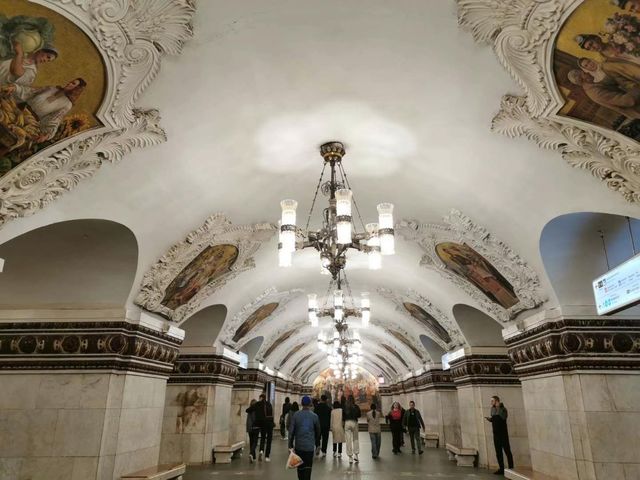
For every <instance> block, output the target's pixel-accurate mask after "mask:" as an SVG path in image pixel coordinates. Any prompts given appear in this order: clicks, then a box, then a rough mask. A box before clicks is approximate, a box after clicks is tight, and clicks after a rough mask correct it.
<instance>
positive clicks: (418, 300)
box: [372, 228, 466, 355]
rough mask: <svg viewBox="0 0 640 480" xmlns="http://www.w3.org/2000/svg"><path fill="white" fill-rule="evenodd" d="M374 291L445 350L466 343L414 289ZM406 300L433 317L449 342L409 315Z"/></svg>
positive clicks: (455, 325)
mask: <svg viewBox="0 0 640 480" xmlns="http://www.w3.org/2000/svg"><path fill="white" fill-rule="evenodd" d="M396 230H397V228H396ZM405 237H406V236H405ZM376 291H377V292H378V294H379V295H380V296H382V297H384V298H386V299H388V300H391V301H392V302H393V304H394V305H395V306H396V311H397V312H398V313H400V314H401V315H402V316H403V317H404V318H406V319H411V320H410V321H411V322H413V323H414V324H415V325H418V326H419V329H420V330H421V331H424V330H425V329H426V330H427V331H428V332H430V335H429V336H430V337H431V338H432V339H433V341H434V342H436V343H437V344H438V345H440V346H441V347H442V348H443V349H444V350H445V351H446V350H451V349H453V348H456V347H460V346H463V345H466V340H465V339H464V337H463V336H462V332H461V331H460V329H459V328H458V325H457V324H456V323H455V322H454V321H453V320H452V319H451V318H450V317H449V316H448V315H446V314H445V313H444V312H443V311H442V310H440V309H439V308H438V307H436V306H435V305H434V304H433V303H431V302H430V301H429V300H428V299H427V298H425V297H424V296H422V295H420V294H419V293H418V292H416V291H415V290H412V289H409V290H407V291H406V292H404V293H403V294H400V293H397V292H395V291H393V290H390V289H388V288H385V287H378V289H377V290H376ZM407 302H411V303H413V304H415V305H417V306H419V307H420V308H421V309H423V310H424V311H425V312H426V313H427V314H428V315H430V316H431V317H433V319H434V320H436V322H437V323H438V324H440V325H441V326H442V328H444V329H445V330H446V332H447V334H448V335H449V338H450V340H451V341H450V342H449V343H447V342H445V341H444V340H443V339H442V338H441V336H440V335H438V332H437V331H434V329H433V328H430V327H429V325H428V324H426V323H424V322H421V321H420V320H418V318H416V317H414V316H413V315H411V313H410V312H409V310H407V308H406V307H405V303H407ZM372 321H373V322H374V323H375V322H376V321H375V319H374V320H372ZM394 328H397V329H400V330H401V331H403V332H404V333H405V334H406V335H408V337H407V338H413V335H409V334H408V332H407V330H405V329H402V327H400V326H399V325H395V324H394ZM420 349H421V350H424V347H423V346H422V345H420ZM425 355H426V354H425Z"/></svg>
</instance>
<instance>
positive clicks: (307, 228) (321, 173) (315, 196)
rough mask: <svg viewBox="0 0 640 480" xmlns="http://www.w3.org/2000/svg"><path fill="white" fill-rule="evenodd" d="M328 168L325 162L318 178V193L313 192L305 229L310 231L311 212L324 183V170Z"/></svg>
mask: <svg viewBox="0 0 640 480" xmlns="http://www.w3.org/2000/svg"><path fill="white" fill-rule="evenodd" d="M326 168H327V164H326V163H325V164H324V165H323V166H322V172H320V179H319V180H318V185H317V186H316V193H314V194H313V201H312V202H311V209H310V210H309V215H308V216H307V224H306V225H305V227H304V231H305V232H308V231H309V223H310V222H311V214H312V213H313V207H314V206H315V204H316V199H317V198H318V191H319V190H320V185H321V184H322V177H324V171H325V169H326Z"/></svg>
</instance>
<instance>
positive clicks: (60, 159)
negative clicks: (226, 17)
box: [0, 0, 195, 226]
mask: <svg viewBox="0 0 640 480" xmlns="http://www.w3.org/2000/svg"><path fill="white" fill-rule="evenodd" d="M43 3H44V5H45V6H47V7H50V8H51V9H53V10H55V11H56V12H58V13H60V14H62V15H64V16H65V17H67V18H68V19H70V20H71V21H72V22H73V23H75V24H76V25H78V27H80V28H81V29H82V30H83V31H84V32H85V33H86V34H87V35H88V36H89V37H90V38H91V40H92V41H93V42H94V44H95V45H96V46H97V47H98V50H99V51H100V53H101V54H102V57H103V60H104V63H105V68H106V71H107V77H108V78H107V81H106V83H107V87H106V92H105V96H104V101H103V104H102V106H101V107H100V110H99V112H97V115H96V116H97V117H98V118H99V119H100V121H101V122H102V124H103V125H104V126H103V127H100V128H95V129H91V130H88V131H86V132H84V133H81V134H78V135H76V136H73V137H71V138H69V139H66V140H64V141H62V142H59V143H57V144H55V145H52V146H51V147H49V148H46V149H44V150H42V151H40V152H38V153H36V154H35V155H33V156H32V157H30V158H29V159H27V160H25V161H24V162H22V163H21V164H20V165H18V166H17V167H15V168H14V169H12V170H11V171H9V172H8V173H7V174H6V175H4V176H3V177H2V178H0V226H2V225H3V224H4V223H6V222H7V221H9V220H11V219H13V218H17V217H22V216H26V215H30V214H33V213H35V212H36V211H38V210H39V209H41V208H44V207H45V206H46V205H48V204H49V203H50V202H52V201H53V200H55V199H57V198H58V197H60V196H61V195H62V194H64V193H66V192H68V191H70V190H71V189H73V188H74V187H75V186H76V185H78V183H80V182H81V181H82V180H84V179H87V178H90V177H92V176H93V175H94V174H95V173H96V172H97V171H98V169H99V168H100V167H101V166H102V165H103V164H104V163H114V162H117V161H119V160H121V159H122V157H123V156H124V155H125V154H126V153H128V152H130V151H131V150H133V149H134V148H143V147H147V146H150V145H155V144H159V143H162V142H164V141H165V140H166V135H165V132H164V131H163V129H162V128H161V127H160V125H159V115H158V111H157V110H154V109H142V108H139V107H136V102H137V100H138V98H139V96H140V94H141V93H142V92H143V91H144V90H145V89H146V88H147V87H148V86H149V84H150V83H151V82H152V80H153V79H154V78H155V77H156V76H157V74H158V71H159V69H160V63H161V61H162V58H163V57H164V56H165V55H178V54H180V52H181V51H182V48H183V45H184V43H185V42H186V41H187V40H189V39H190V38H191V37H192V35H193V27H192V25H191V20H192V16H193V14H194V11H195V7H194V4H193V2H192V0H139V1H129V0H103V1H94V2H89V1H86V0H75V1H71V0H57V1H56V0H49V1H47V2H43Z"/></svg>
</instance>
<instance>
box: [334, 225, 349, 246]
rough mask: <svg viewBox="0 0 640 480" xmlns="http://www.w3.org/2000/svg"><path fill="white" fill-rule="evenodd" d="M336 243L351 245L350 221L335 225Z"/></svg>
mask: <svg viewBox="0 0 640 480" xmlns="http://www.w3.org/2000/svg"><path fill="white" fill-rule="evenodd" d="M336 237H337V238H336V243H338V244H339V245H347V244H349V243H351V220H349V221H348V222H347V221H338V222H337V223H336Z"/></svg>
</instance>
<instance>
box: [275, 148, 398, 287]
mask: <svg viewBox="0 0 640 480" xmlns="http://www.w3.org/2000/svg"><path fill="white" fill-rule="evenodd" d="M344 154H345V150H344V145H343V144H342V143H340V142H329V143H325V144H324V145H322V146H321V147H320V155H322V158H323V160H324V166H323V168H322V172H321V173H320V179H319V180H318V185H317V187H316V191H315V194H314V196H313V202H312V203H311V209H310V211H309V216H308V218H307V223H306V225H305V228H304V230H302V229H299V228H297V227H296V209H297V207H298V202H296V201H295V200H283V201H282V202H280V206H281V207H282V218H281V223H280V242H279V244H278V251H279V255H278V258H279V264H280V266H281V267H290V266H291V259H292V257H293V252H295V251H296V250H302V249H303V248H309V247H312V248H315V249H316V250H317V251H318V252H319V253H320V264H321V272H322V273H327V274H331V275H332V276H333V278H334V280H335V279H337V276H338V273H339V272H340V271H342V270H343V269H344V267H345V265H346V261H347V257H346V252H347V250H348V249H350V248H351V249H354V250H359V251H361V252H366V253H367V255H368V258H369V268H370V269H371V270H378V269H379V268H380V267H381V265H382V259H381V255H393V254H394V253H395V237H394V232H393V204H391V203H381V204H379V205H378V223H369V224H367V225H366V226H365V224H364V222H363V221H362V217H361V216H360V212H359V210H358V204H357V203H356V201H355V198H354V197H353V191H352V190H351V185H350V184H349V179H348V178H347V174H346V173H345V171H344V168H343V167H342V157H343V156H344ZM327 165H329V168H330V170H331V177H330V179H329V180H328V181H327V182H325V183H322V181H323V179H324V174H325V171H326V169H327ZM320 190H322V193H324V194H325V195H327V196H328V197H329V206H328V208H325V209H324V210H323V213H322V227H321V228H320V229H319V230H314V231H311V230H309V222H310V220H311V215H312V214H313V208H314V207H315V204H316V200H317V198H318V192H319V191H320ZM352 203H353V206H354V207H355V210H356V213H357V214H358V219H359V221H360V224H361V225H362V228H363V230H362V231H361V232H358V231H357V230H356V226H355V224H354V222H353V217H352V215H351V204H352Z"/></svg>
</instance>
